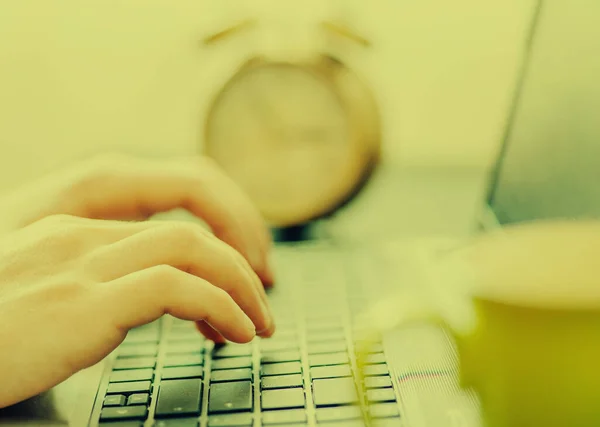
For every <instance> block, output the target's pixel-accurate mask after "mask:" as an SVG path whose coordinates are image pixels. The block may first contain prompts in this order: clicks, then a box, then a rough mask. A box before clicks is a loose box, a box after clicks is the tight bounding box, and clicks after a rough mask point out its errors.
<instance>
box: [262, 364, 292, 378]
mask: <svg viewBox="0 0 600 427" xmlns="http://www.w3.org/2000/svg"><path fill="white" fill-rule="evenodd" d="M260 372H261V376H264V377H266V376H271V375H286V374H300V373H302V365H301V364H300V362H285V363H270V364H268V365H263V366H261V367H260Z"/></svg>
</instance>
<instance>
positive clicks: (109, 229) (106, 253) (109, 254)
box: [70, 217, 275, 337]
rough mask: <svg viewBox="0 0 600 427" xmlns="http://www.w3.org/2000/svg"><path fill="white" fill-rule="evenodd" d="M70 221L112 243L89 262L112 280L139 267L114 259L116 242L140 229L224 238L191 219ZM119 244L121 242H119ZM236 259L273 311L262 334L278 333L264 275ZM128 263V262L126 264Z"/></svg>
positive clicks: (99, 242) (102, 241)
mask: <svg viewBox="0 0 600 427" xmlns="http://www.w3.org/2000/svg"><path fill="white" fill-rule="evenodd" d="M70 221H76V222H77V223H78V224H79V226H80V227H85V230H86V231H88V232H95V234H96V235H97V238H96V239H95V241H96V244H97V245H109V246H108V247H107V248H101V249H97V250H96V251H95V252H94V253H93V254H92V255H91V257H92V258H93V262H91V263H90V264H89V265H88V269H92V270H96V274H95V277H97V278H99V279H100V280H110V279H112V278H116V277H119V276H121V275H124V274H128V273H130V272H131V271H133V270H134V269H135V267H131V266H129V267H127V266H125V268H124V269H119V264H115V260H114V248H115V246H113V244H115V243H117V242H120V241H121V240H123V239H125V238H128V237H131V236H132V235H134V234H136V233H140V232H142V231H146V230H151V229H155V228H158V227H163V228H164V227H171V228H172V229H174V230H180V229H182V228H183V229H187V230H188V232H185V230H184V231H181V230H180V233H182V234H184V235H185V237H182V238H181V239H182V240H181V241H182V242H183V241H186V239H187V238H189V237H190V236H193V235H196V234H197V235H198V238H205V239H209V240H211V241H214V242H215V243H216V244H219V243H220V241H219V240H217V239H216V238H215V237H214V236H213V235H212V234H211V233H209V232H208V231H206V230H204V228H202V227H200V226H199V225H197V224H194V223H190V222H181V221H160V222H158V221H146V222H125V221H109V220H101V221H100V220H93V219H87V218H77V217H72V219H70ZM116 246H118V245H116ZM234 259H235V261H236V262H238V266H239V267H241V268H243V269H244V270H245V271H246V273H247V274H248V276H249V277H250V278H251V281H252V284H253V285H254V287H255V288H256V291H257V293H258V294H259V296H260V298H261V301H262V302H263V305H264V307H265V311H266V312H268V313H269V316H270V320H271V326H270V327H267V328H266V329H264V330H263V329H262V328H261V329H259V333H260V335H261V336H265V337H269V336H271V335H272V334H273V333H274V330H275V325H274V321H273V320H274V319H273V315H272V313H271V310H270V306H269V301H268V299H267V295H266V293H265V289H264V287H263V286H262V284H261V281H260V279H259V278H258V277H257V275H256V273H255V272H254V271H253V270H252V268H251V267H250V266H249V265H248V263H247V262H245V261H244V259H243V258H241V257H234ZM118 262H120V263H123V260H118ZM126 265H127V264H126Z"/></svg>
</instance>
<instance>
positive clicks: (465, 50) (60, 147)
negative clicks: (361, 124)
mask: <svg viewBox="0 0 600 427" xmlns="http://www.w3.org/2000/svg"><path fill="white" fill-rule="evenodd" d="M532 4H533V0H501V1H500V0H496V1H482V0H453V1H448V0H419V1H413V0H374V1H370V2H369V1H366V0H364V1H360V2H359V1H354V0H346V1H344V0H336V1H333V0H332V1H331V2H329V3H327V2H324V1H315V0H311V1H308V0H303V1H301V2H300V1H298V2H291V1H281V0H279V1H270V0H260V1H255V2H251V1H241V0H238V1H222V0H213V1H207V0H204V1H201V0H177V1H172V0H160V1H159V0H93V1H86V0H77V1H75V0H64V1H58V0H56V1H50V0H37V1H35V0H13V1H9V0H4V1H2V2H1V3H0V188H4V187H8V186H12V185H13V184H14V183H15V182H18V181H20V180H23V179H28V178H31V177H34V176H36V175H38V174H40V173H42V172H44V171H46V170H48V169H52V168H55V167H57V166H59V165H61V164H63V163H64V162H66V161H67V160H69V159H72V158H80V157H83V156H87V155H89V154H91V153H94V152H98V151H103V150H106V149H122V150H125V151H129V152H139V153H146V154H152V155H162V154H183V153H194V152H196V151H197V150H198V147H199V140H200V137H199V134H200V133H201V130H202V129H201V117H202V114H203V111H204V110H205V108H206V102H207V100H208V99H210V97H211V96H212V95H213V94H214V92H215V90H216V89H217V88H218V85H219V84H220V83H221V82H222V81H223V80H224V79H225V78H226V76H227V75H228V73H230V72H231V71H233V69H234V68H235V66H236V65H237V64H238V63H239V62H240V61H241V60H242V59H243V58H245V57H246V56H247V55H249V54H251V53H253V52H256V51H257V49H259V50H260V49H262V50H265V49H266V50H269V51H271V52H272V51H280V50H286V49H287V47H289V46H290V45H291V44H292V43H293V42H295V43H300V45H302V46H305V47H306V49H305V50H310V49H309V47H319V46H323V45H322V43H323V40H322V38H320V37H319V35H318V34H317V33H316V32H314V31H306V29H307V28H312V26H313V25H314V24H315V22H317V21H319V20H320V19H323V18H336V19H339V20H341V21H345V22H346V23H348V24H349V25H351V26H352V27H354V28H356V30H357V31H358V32H360V33H362V34H363V35H364V36H366V37H368V38H369V39H371V40H372V42H373V47H372V49H370V50H367V51H364V50H362V49H361V48H359V47H356V48H355V47H349V46H346V49H344V50H342V51H341V53H342V56H343V58H344V59H345V60H347V61H348V63H350V64H351V65H353V66H355V67H356V68H357V69H359V71H360V72H362V73H364V74H365V75H366V77H367V78H368V79H369V80H370V82H371V83H372V85H373V87H374V89H375V90H376V93H377V96H378V98H379V100H380V102H381V105H382V108H383V114H384V118H385V134H384V135H385V141H384V142H385V149H386V155H387V156H388V157H389V158H391V159H394V160H397V161H398V162H400V163H404V164H410V163H432V162H434V163H452V164H478V165H485V164H489V163H490V161H491V159H492V158H493V153H494V152H495V149H496V144H497V143H498V141H499V138H500V135H501V130H502V128H503V121H504V119H505V116H506V111H507V108H508V102H509V100H510V95H511V91H512V88H513V85H514V81H515V72H516V70H517V68H518V67H517V65H518V61H519V59H520V53H521V48H522V45H523V42H524V39H525V35H526V28H527V25H528V23H529V19H530V16H531V12H532ZM247 16H254V17H258V18H259V19H260V20H261V22H262V25H261V28H262V29H261V30H260V31H255V32H249V33H247V34H246V35H245V36H244V37H241V38H238V39H235V40H232V41H230V42H226V43H224V44H223V46H222V47H220V48H215V49H213V50H207V49H205V48H202V47H200V45H199V41H200V40H201V38H202V37H203V36H204V35H206V34H207V33H208V32H210V31H211V30H217V29H220V28H222V26H224V25H227V24H228V23H233V22H236V21H237V20H239V19H242V18H244V17H247ZM282 31H284V32H285V37H282V36H280V37H277V38H274V37H273V34H282ZM329 47H330V48H333V49H336V50H338V51H339V49H340V46H339V45H336V46H329Z"/></svg>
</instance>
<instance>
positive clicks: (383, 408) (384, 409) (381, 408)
mask: <svg viewBox="0 0 600 427" xmlns="http://www.w3.org/2000/svg"><path fill="white" fill-rule="evenodd" d="M369 415H370V416H371V418H388V417H397V416H398V405H396V404H395V403H377V404H375V405H371V406H369Z"/></svg>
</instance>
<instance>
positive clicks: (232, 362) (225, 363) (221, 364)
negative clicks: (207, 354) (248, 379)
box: [212, 357, 252, 370]
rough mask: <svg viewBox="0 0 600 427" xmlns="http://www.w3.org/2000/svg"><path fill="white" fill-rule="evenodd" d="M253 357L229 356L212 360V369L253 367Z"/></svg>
mask: <svg viewBox="0 0 600 427" xmlns="http://www.w3.org/2000/svg"><path fill="white" fill-rule="evenodd" d="M251 367H252V358H251V357H229V358H226V359H217V360H213V361H212V369H214V370H216V369H234V368H251Z"/></svg>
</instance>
